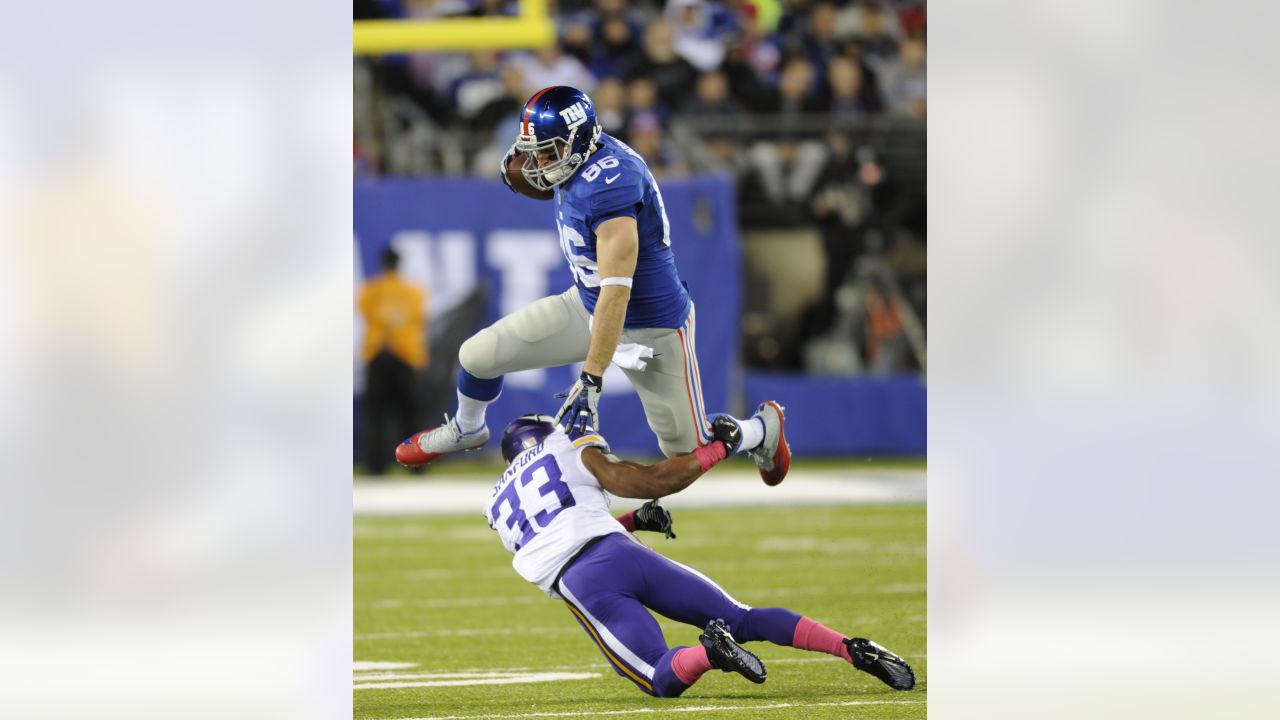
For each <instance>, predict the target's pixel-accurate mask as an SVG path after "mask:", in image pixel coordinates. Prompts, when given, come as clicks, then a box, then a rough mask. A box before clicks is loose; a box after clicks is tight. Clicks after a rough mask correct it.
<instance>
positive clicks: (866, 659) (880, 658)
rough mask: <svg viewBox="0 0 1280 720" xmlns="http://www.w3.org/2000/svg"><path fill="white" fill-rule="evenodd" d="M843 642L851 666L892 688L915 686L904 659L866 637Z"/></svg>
mask: <svg viewBox="0 0 1280 720" xmlns="http://www.w3.org/2000/svg"><path fill="white" fill-rule="evenodd" d="M844 644H845V647H847V648H849V657H851V658H853V666H854V667H856V668H858V669H859V670H861V671H863V672H867V673H871V674H872V675H875V676H876V677H878V678H880V679H881V680H883V681H884V684H885V685H888V686H889V687H891V688H893V689H894V690H910V689H911V688H913V687H915V686H916V674H915V672H913V671H912V670H911V666H910V665H908V664H907V661H906V660H903V659H902V658H900V657H898V656H897V655H894V654H893V653H891V652H889V651H888V650H886V649H884V648H883V647H881V646H879V645H877V644H876V643H873V642H871V641H870V640H868V639H866V638H849V639H848V640H845V641H844ZM707 654H708V655H710V654H711V653H710V652H708V653H707Z"/></svg>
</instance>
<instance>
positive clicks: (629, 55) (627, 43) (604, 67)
mask: <svg viewBox="0 0 1280 720" xmlns="http://www.w3.org/2000/svg"><path fill="white" fill-rule="evenodd" d="M597 35H598V40H597V44H598V46H599V48H600V50H599V52H597V53H596V55H595V59H594V60H593V61H592V63H591V72H593V73H594V74H595V76H596V77H598V78H601V79H603V78H606V77H616V78H625V77H629V76H630V75H631V74H632V73H634V72H635V71H636V69H637V68H639V67H640V65H641V63H643V62H644V51H643V50H642V49H641V48H640V43H639V42H638V41H637V39H636V38H637V37H638V34H637V31H636V29H635V27H634V26H632V24H631V23H630V22H628V21H627V19H626V18H625V17H623V15H622V14H621V13H611V14H609V15H606V16H605V17H604V18H602V19H601V21H600V27H599V30H598V32H597Z"/></svg>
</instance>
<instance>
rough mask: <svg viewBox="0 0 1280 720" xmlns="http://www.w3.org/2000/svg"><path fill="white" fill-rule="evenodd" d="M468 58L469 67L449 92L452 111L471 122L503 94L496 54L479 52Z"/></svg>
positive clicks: (485, 51)
mask: <svg viewBox="0 0 1280 720" xmlns="http://www.w3.org/2000/svg"><path fill="white" fill-rule="evenodd" d="M469 58H470V60H471V66H470V67H469V68H468V69H467V72H465V73H463V74H462V75H461V76H459V77H458V79H456V80H454V81H453V85H452V86H451V88H450V91H449V98H450V100H452V102H453V110H454V112H455V113H456V115H457V117H458V118H460V119H461V120H463V121H470V120H473V119H474V118H475V117H476V116H477V115H478V114H479V113H480V111H481V110H483V109H484V107H485V106H486V105H488V104H489V103H490V102H492V101H493V100H496V99H498V98H500V97H501V96H502V93H503V84H502V79H501V78H500V77H499V75H498V54H497V53H495V52H492V51H490V50H479V51H476V52H473V53H471V54H470V55H469Z"/></svg>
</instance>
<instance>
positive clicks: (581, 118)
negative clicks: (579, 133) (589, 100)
mask: <svg viewBox="0 0 1280 720" xmlns="http://www.w3.org/2000/svg"><path fill="white" fill-rule="evenodd" d="M560 117H562V118H564V121H565V124H567V125H568V126H569V129H570V130H572V129H573V128H576V127H578V126H579V125H581V124H582V123H584V122H586V121H587V109H586V108H585V107H583V106H582V103H580V102H576V103H574V104H572V105H570V106H569V107H567V108H565V109H563V110H561V111H560Z"/></svg>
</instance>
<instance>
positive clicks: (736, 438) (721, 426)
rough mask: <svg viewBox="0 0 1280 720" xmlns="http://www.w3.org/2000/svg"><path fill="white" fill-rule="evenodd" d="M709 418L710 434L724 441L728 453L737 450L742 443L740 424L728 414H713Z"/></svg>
mask: <svg viewBox="0 0 1280 720" xmlns="http://www.w3.org/2000/svg"><path fill="white" fill-rule="evenodd" d="M712 417H713V419H712V420H711V435H712V436H713V437H714V438H715V439H717V440H719V441H720V442H722V443H724V449H725V450H727V451H728V452H729V454H730V455H732V454H734V453H735V452H737V451H738V447H739V446H741V445H742V426H741V425H739V424H738V421H736V420H734V419H733V418H731V417H729V416H728V415H714V416H712Z"/></svg>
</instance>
